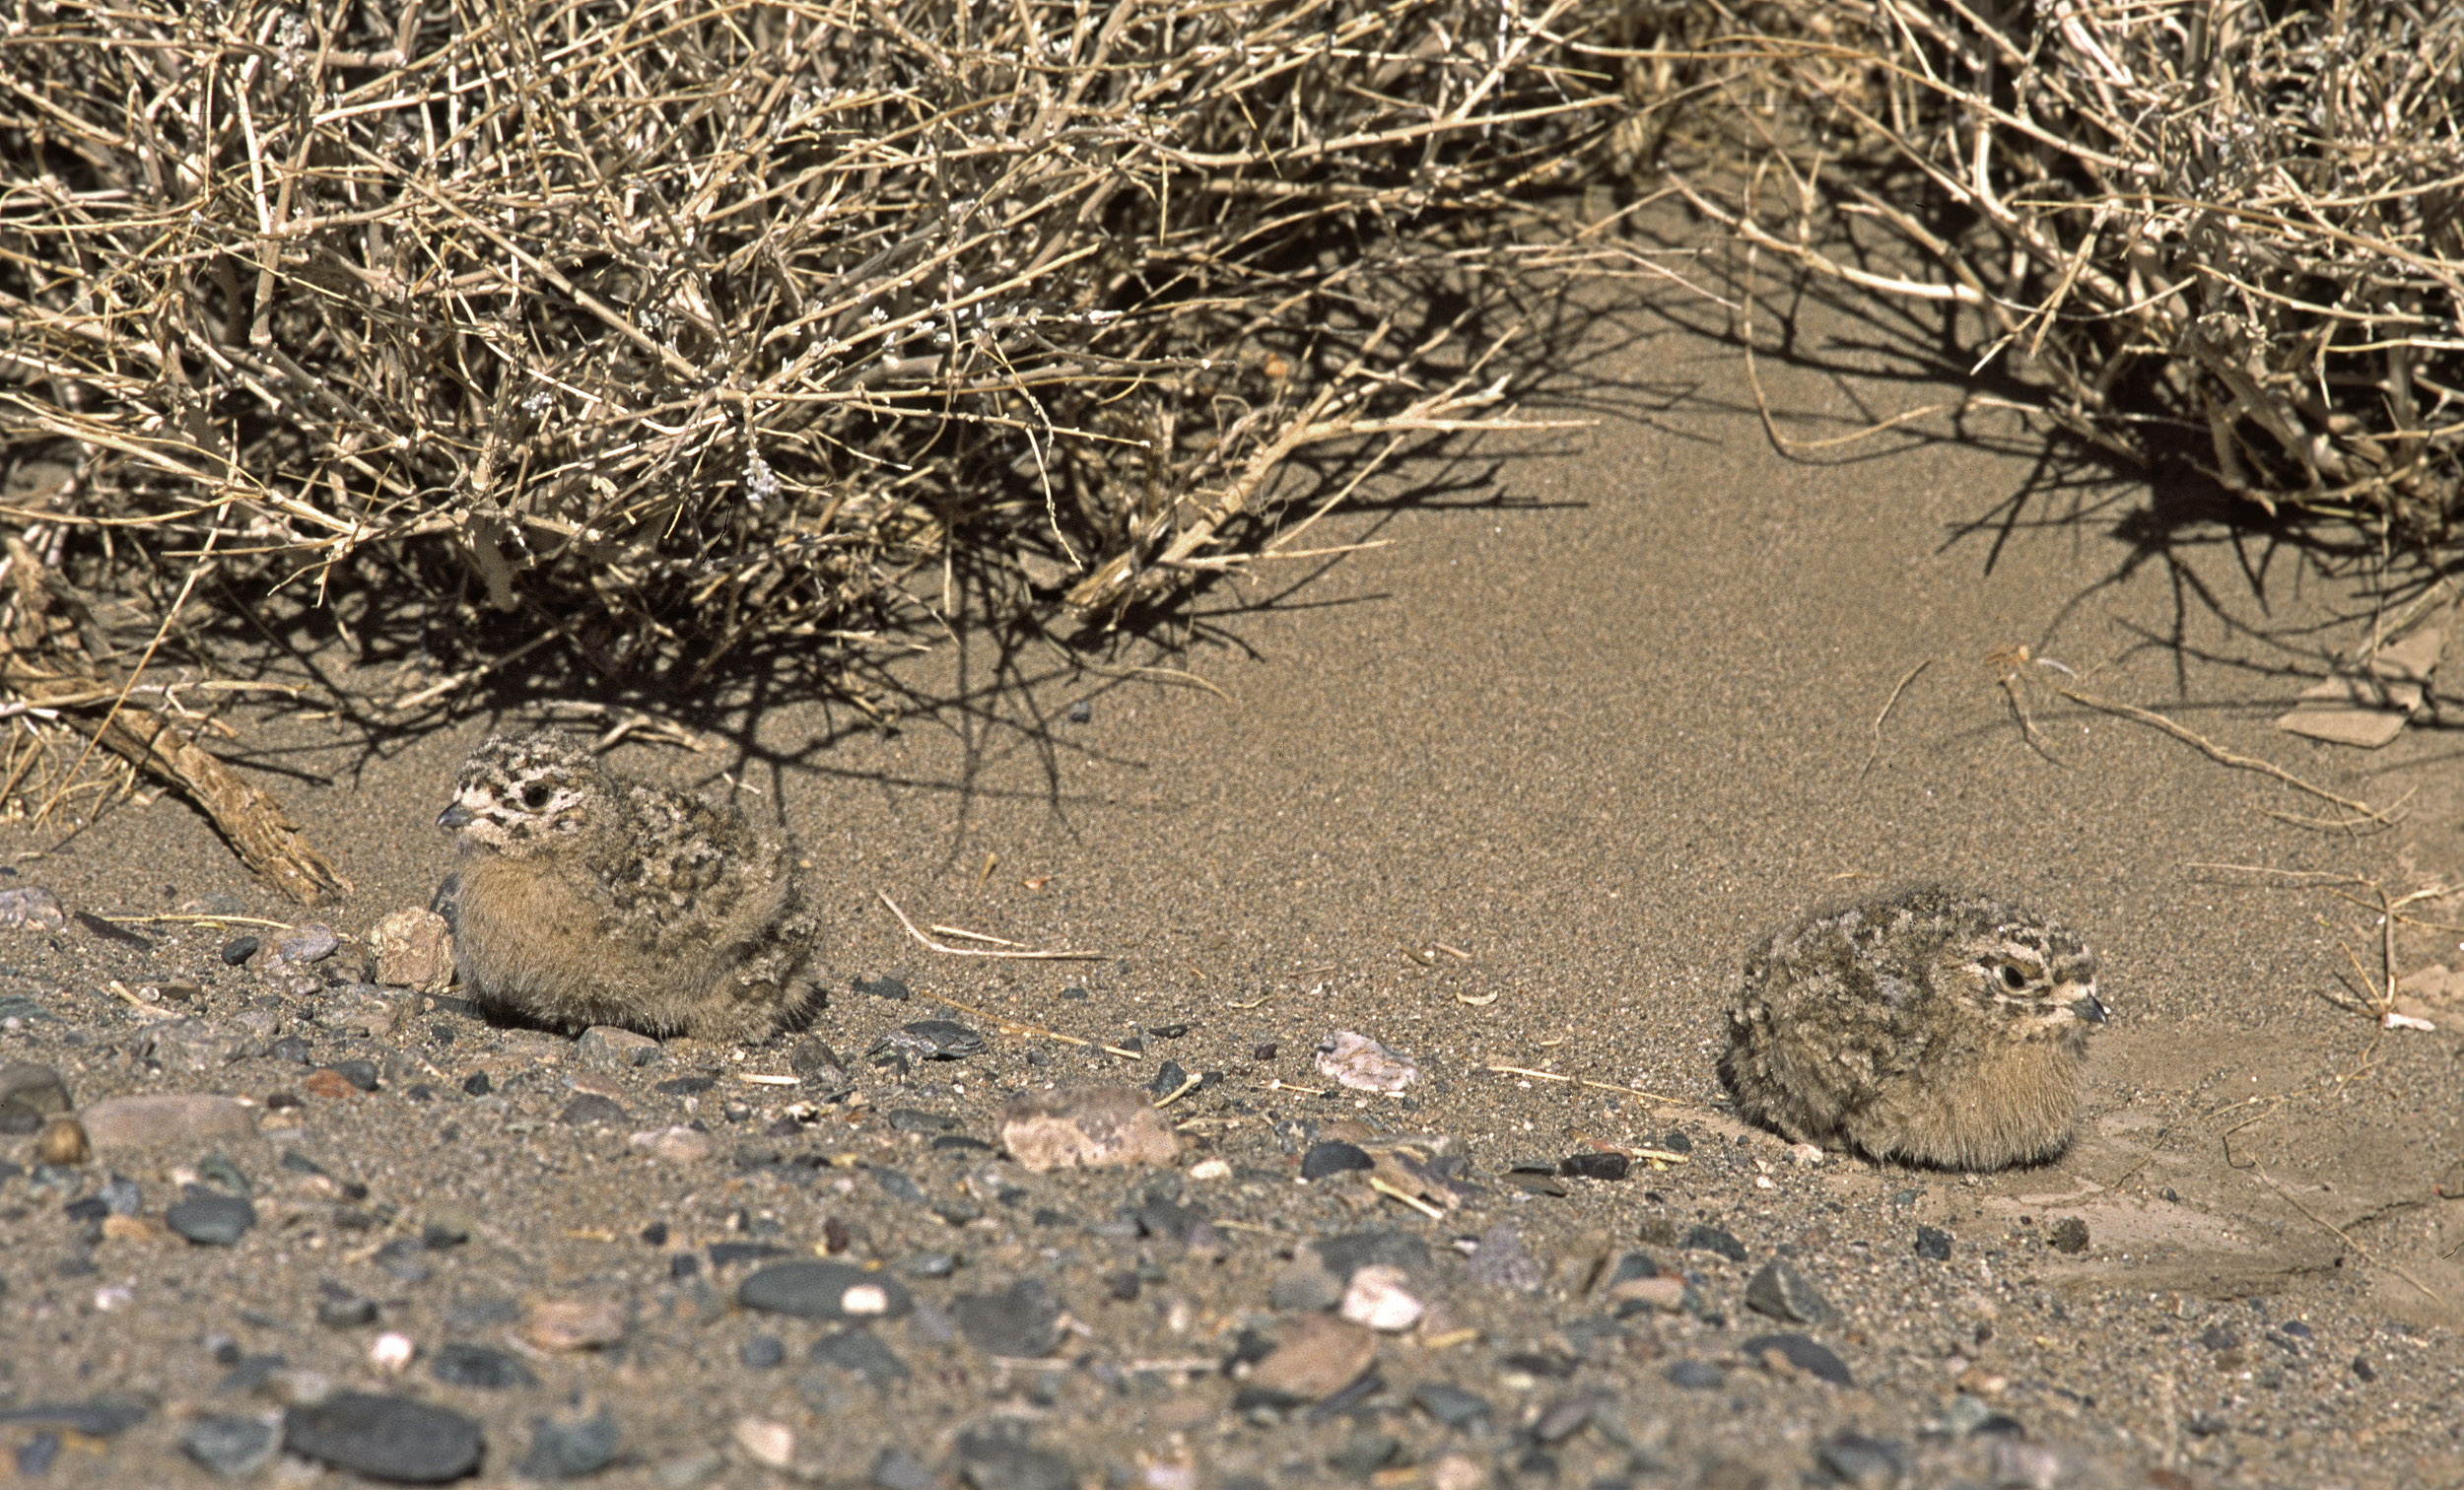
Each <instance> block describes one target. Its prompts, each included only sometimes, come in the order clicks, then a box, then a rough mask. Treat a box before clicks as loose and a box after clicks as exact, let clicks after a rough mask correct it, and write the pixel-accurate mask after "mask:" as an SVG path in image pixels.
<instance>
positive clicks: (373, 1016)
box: [313, 983, 409, 1040]
mask: <svg viewBox="0 0 2464 1490" xmlns="http://www.w3.org/2000/svg"><path fill="white" fill-rule="evenodd" d="M313 1019H314V1021H315V1024H316V1027H317V1028H318V1029H320V1030H324V1031H327V1032H329V1033H331V1034H335V1035H341V1036H346V1037H349V1038H352V1039H358V1040H391V1039H392V1038H393V1037H394V1036H396V1035H398V1034H400V1033H401V1031H402V1028H403V1026H404V1025H405V1024H406V1023H408V1022H409V1012H408V1010H407V1009H406V1007H405V1006H404V1004H403V1001H402V1000H401V999H399V998H397V997H395V996H394V995H392V994H389V993H387V992H385V990H384V989H383V988H381V987H379V986H377V985H376V984H375V983H344V984H342V985H341V986H340V987H337V988H336V989H334V991H333V994H332V996H331V997H328V998H325V999H323V1000H321V1001H320V1002H318V1004H317V1005H316V1013H315V1014H314V1016H313Z"/></svg>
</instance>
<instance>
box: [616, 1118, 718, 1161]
mask: <svg viewBox="0 0 2464 1490" xmlns="http://www.w3.org/2000/svg"><path fill="white" fill-rule="evenodd" d="M625 1142H626V1143H627V1145H628V1146H630V1147H631V1148H632V1149H633V1150H634V1152H636V1153H640V1154H648V1155H650V1157H651V1158H653V1159H659V1160H664V1161H665V1162H667V1163H669V1164H699V1163H701V1162H702V1161H703V1160H705V1159H708V1158H709V1157H710V1156H711V1154H712V1153H713V1152H714V1151H715V1150H716V1149H717V1147H718V1145H716V1144H715V1143H713V1142H712V1141H711V1135H710V1134H708V1133H705V1132H703V1131H702V1130H701V1129H699V1128H692V1127H683V1126H677V1127H665V1128H653V1129H650V1131H648V1132H641V1133H636V1134H634V1135H633V1136H632V1137H630V1138H628V1139H626V1140H625Z"/></svg>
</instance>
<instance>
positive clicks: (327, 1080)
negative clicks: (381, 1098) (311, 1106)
mask: <svg viewBox="0 0 2464 1490" xmlns="http://www.w3.org/2000/svg"><path fill="white" fill-rule="evenodd" d="M300 1086H301V1088H302V1090H304V1091H306V1092H307V1093H308V1095H309V1096H310V1097H323V1098H325V1099H327V1100H328V1101H336V1102H338V1101H341V1100H342V1099H344V1098H349V1097H357V1096H359V1095H360V1084H359V1083H358V1082H356V1081H353V1080H352V1079H351V1078H350V1077H348V1076H345V1075H343V1074H342V1072H341V1071H339V1070H338V1069H336V1068H335V1067H333V1066H318V1067H317V1068H316V1069H315V1070H313V1071H310V1072H308V1075H306V1076H304V1077H302V1078H301V1079H300Z"/></svg>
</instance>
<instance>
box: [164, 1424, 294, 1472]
mask: <svg viewBox="0 0 2464 1490" xmlns="http://www.w3.org/2000/svg"><path fill="white" fill-rule="evenodd" d="M281 1445H282V1434H281V1433H280V1432H279V1431H277V1430H276V1428H275V1427H274V1425H273V1424H272V1423H269V1422H266V1421H265V1420H264V1419H262V1418H252V1417H228V1416H217V1417H209V1418H199V1419H198V1420H197V1421H196V1422H194V1423H191V1424H189V1425H188V1431H187V1432H185V1433H183V1434H181V1435H180V1436H179V1449H180V1452H181V1453H182V1454H185V1455H187V1456H189V1457H190V1458H192V1459H195V1460H196V1461H197V1462H198V1463H200V1464H203V1465H204V1466H205V1467H206V1468H208V1469H211V1470H212V1471H214V1472H215V1473H216V1474H219V1475H221V1476H222V1477H223V1478H225V1479H245V1478H247V1477H248V1476H249V1475H252V1474H254V1473H256V1471H257V1470H259V1469H262V1468H263V1467H265V1465H266V1464H267V1463H268V1462H269V1461H271V1460H272V1458H273V1457H274V1451H275V1450H276V1449H277V1448H280V1447H281Z"/></svg>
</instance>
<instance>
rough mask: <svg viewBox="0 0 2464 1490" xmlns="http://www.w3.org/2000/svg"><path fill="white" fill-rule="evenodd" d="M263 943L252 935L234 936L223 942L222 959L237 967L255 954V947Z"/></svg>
mask: <svg viewBox="0 0 2464 1490" xmlns="http://www.w3.org/2000/svg"><path fill="white" fill-rule="evenodd" d="M263 945H264V943H263V942H260V941H259V940H257V939H256V938H255V937H253V936H235V937H233V938H232V939H231V940H229V941H227V942H225V943H223V961H224V962H226V963H228V964H229V965H231V966H232V967H235V968H237V967H239V966H240V964H242V963H244V962H246V961H247V960H248V959H249V958H251V957H254V956H256V949H257V948H258V947H261V946H263Z"/></svg>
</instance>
